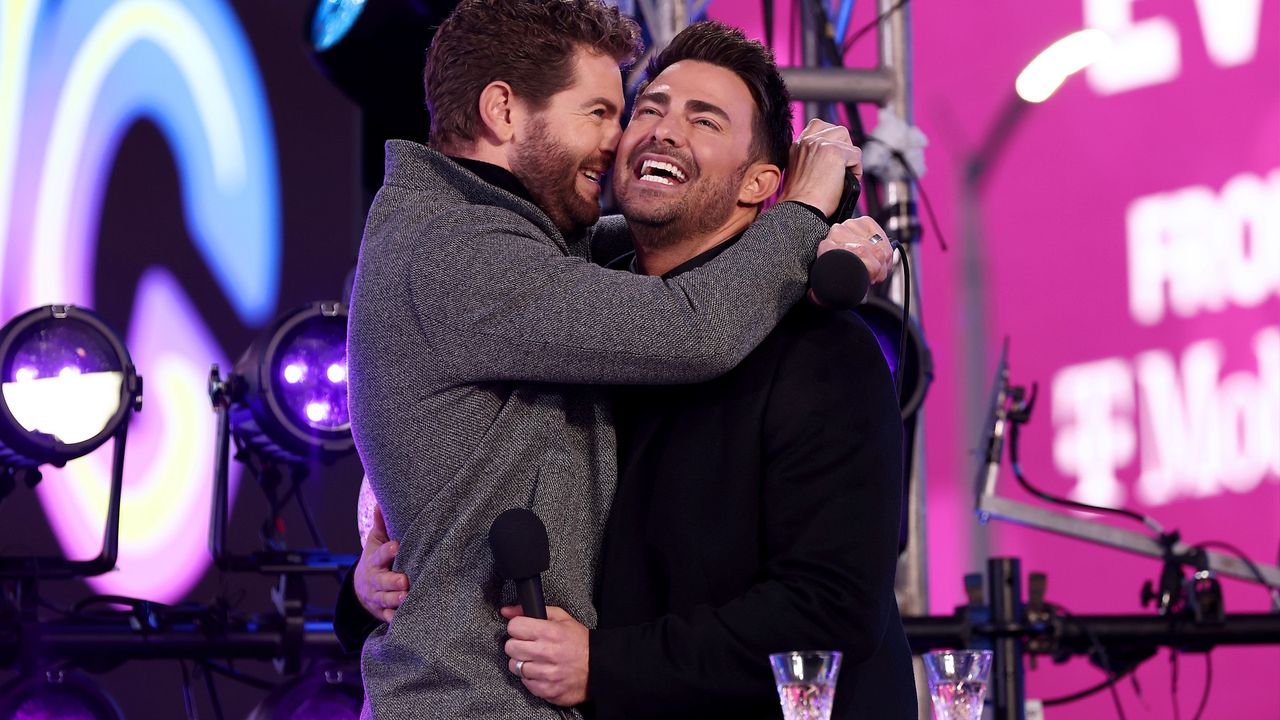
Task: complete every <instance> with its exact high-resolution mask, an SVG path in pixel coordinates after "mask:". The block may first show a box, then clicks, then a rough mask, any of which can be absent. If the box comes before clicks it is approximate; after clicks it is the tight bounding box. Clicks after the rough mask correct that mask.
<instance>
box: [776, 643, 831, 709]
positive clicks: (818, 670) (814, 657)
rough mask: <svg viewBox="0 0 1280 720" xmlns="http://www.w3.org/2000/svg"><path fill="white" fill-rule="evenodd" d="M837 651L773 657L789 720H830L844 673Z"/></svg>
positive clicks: (778, 684) (807, 652) (782, 654)
mask: <svg viewBox="0 0 1280 720" xmlns="http://www.w3.org/2000/svg"><path fill="white" fill-rule="evenodd" d="M840 657H841V655H840V653H838V652H836V651H834V650H814V651H806V652H788V653H776V654H774V655H770V656H769V664H770V665H772V666H773V679H774V681H775V682H776V683H777V686H778V699H779V701H781V703H782V716H783V717H784V718H786V720H830V718H831V705H832V703H833V701H834V700H835V697H836V677H837V676H838V675H839V674H840Z"/></svg>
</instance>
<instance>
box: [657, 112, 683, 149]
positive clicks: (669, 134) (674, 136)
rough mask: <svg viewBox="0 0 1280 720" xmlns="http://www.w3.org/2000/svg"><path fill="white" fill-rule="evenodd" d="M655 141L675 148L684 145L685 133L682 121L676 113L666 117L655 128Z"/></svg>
mask: <svg viewBox="0 0 1280 720" xmlns="http://www.w3.org/2000/svg"><path fill="white" fill-rule="evenodd" d="M653 139H654V140H656V141H657V142H660V143H662V144H664V145H671V146H673V147H679V146H680V145H683V144H684V132H683V131H682V130H681V128H680V119H679V118H677V117H676V116H675V113H668V114H667V115H664V116H663V117H662V119H661V120H659V121H658V122H657V123H656V124H655V125H654V126H653Z"/></svg>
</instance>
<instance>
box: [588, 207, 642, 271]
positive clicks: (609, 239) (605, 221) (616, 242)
mask: <svg viewBox="0 0 1280 720" xmlns="http://www.w3.org/2000/svg"><path fill="white" fill-rule="evenodd" d="M590 248H591V250H590V252H591V255H590V258H591V262H593V263H595V264H597V265H601V266H607V265H609V263H610V262H612V261H614V260H616V259H618V258H620V257H622V256H623V255H626V254H627V253H629V252H631V251H632V250H634V249H635V245H634V244H632V242H631V231H630V230H628V229H627V221H626V219H625V218H623V217H622V216H621V215H607V216H605V217H602V218H600V222H598V223H596V225H595V227H594V228H592V230H591V244H590Z"/></svg>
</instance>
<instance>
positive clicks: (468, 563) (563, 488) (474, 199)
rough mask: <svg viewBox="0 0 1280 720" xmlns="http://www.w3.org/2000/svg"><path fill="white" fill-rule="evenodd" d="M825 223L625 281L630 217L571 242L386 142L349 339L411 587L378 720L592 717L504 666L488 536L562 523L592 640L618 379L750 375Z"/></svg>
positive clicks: (550, 584)
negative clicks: (519, 521) (596, 250)
mask: <svg viewBox="0 0 1280 720" xmlns="http://www.w3.org/2000/svg"><path fill="white" fill-rule="evenodd" d="M826 230H827V228H826V227H825V226H824V225H823V224H822V222H821V221H820V220H819V219H818V218H817V217H816V216H815V215H814V214H813V213H811V212H810V211H808V210H806V209H804V208H803V207H800V206H799V205H796V204H794V203H782V204H780V205H779V206H777V207H775V208H773V209H771V210H769V211H768V212H766V213H764V214H762V215H761V216H760V218H759V219H758V220H757V221H756V223H755V224H754V225H753V226H752V227H751V229H750V230H749V231H748V232H747V233H746V234H745V235H744V236H743V238H742V239H741V240H740V241H739V242H738V243H737V244H736V245H734V246H733V247H732V248H729V249H728V250H726V251H725V252H724V253H723V254H721V255H720V256H719V258H717V259H716V260H715V261H714V262H711V263H709V264H707V265H706V266H704V267H703V268H700V269H699V270H697V271H695V272H690V273H686V274H683V275H681V276H680V277H678V278H675V279H671V280H662V279H660V278H652V277H645V276H638V275H633V274H631V273H626V272H617V271H612V270H606V269H603V268H601V267H599V266H598V265H596V264H593V263H592V262H591V260H590V253H589V251H588V246H589V244H590V243H592V242H603V241H607V240H613V241H616V240H618V239H619V238H624V237H625V232H626V230H625V226H624V225H623V224H622V223H621V222H620V221H619V220H617V219H612V218H607V219H605V220H603V221H602V222H601V223H600V224H599V225H597V226H596V227H595V228H593V229H592V231H591V232H590V233H588V236H587V237H586V238H584V239H583V240H582V241H581V242H575V243H574V244H572V245H571V244H569V243H567V242H566V240H565V239H564V237H563V236H562V235H561V233H560V232H559V231H558V230H557V229H556V228H555V226H554V225H553V224H552V223H551V221H550V220H549V219H548V218H547V216H546V215H545V214H543V213H542V212H541V211H540V210H539V209H538V208H537V207H535V206H534V205H532V204H530V203H528V202H526V201H524V200H522V199H519V198H517V197H515V196H514V195H512V194H510V193H508V192H506V191H504V190H501V189H498V188H496V187H494V186H493V185H490V184H488V183H485V182H484V181H482V180H480V178H478V177H477V176H475V175H474V174H473V173H471V172H469V171H467V170H465V169H463V168H461V167H460V166H458V165H457V164H456V163H454V162H453V161H451V160H449V159H448V158H446V157H444V156H443V155H441V154H439V153H437V152H435V151H433V150H430V149H428V148H426V147H423V146H421V145H418V144H415V143H411V142H406V141H391V142H389V143H388V144H387V166H386V180H385V184H384V186H383V187H382V189H381V190H380V191H379V192H378V195H377V197H376V198H375V200H374V203H373V207H372V208H371V209H370V211H369V219H368V223H367V225H366V227H365V234H364V242H363V245H362V246H361V249H360V263H359V267H358V269H357V273H356V283H355V289H354V291H353V293H352V299H351V315H350V324H349V328H348V332H349V339H348V355H349V363H350V381H349V382H350V386H349V387H350V400H351V420H352V429H353V431H354V433H355V440H356V446H357V448H358V449H359V452H360V457H361V460H363V462H364V467H365V469H366V471H367V472H368V474H369V479H370V482H371V483H372V485H373V488H374V490H375V492H376V493H377V496H378V499H379V501H380V502H381V504H382V508H383V512H384V514H385V516H386V520H387V526H388V529H389V531H390V533H391V535H392V537H395V538H398V539H399V540H400V542H401V546H400V551H399V556H398V557H397V558H396V568H397V569H398V570H399V571H401V572H404V573H407V574H408V575H409V579H410V584H411V588H412V589H411V590H410V591H409V595H408V598H407V599H406V600H405V602H404V604H403V605H402V606H401V607H400V609H399V610H398V611H397V612H396V617H395V621H394V622H393V623H392V624H391V625H389V626H388V625H383V626H381V627H380V628H379V629H377V630H376V631H374V633H373V635H372V636H371V637H370V638H369V640H368V642H366V644H365V646H364V655H363V658H362V669H363V673H364V680H365V690H366V693H367V697H368V702H367V705H366V708H367V709H372V711H373V714H374V716H375V717H377V718H378V719H379V720H399V719H400V718H504V719H505V718H510V719H511V720H517V719H519V720H524V719H525V718H541V717H546V718H555V717H558V716H564V715H573V714H575V713H574V712H573V711H563V710H560V709H558V708H555V707H553V706H551V705H549V704H547V703H545V702H543V701H542V700H540V699H538V698H536V697H534V696H532V695H531V694H529V693H528V692H527V691H526V690H525V689H524V687H523V686H522V685H521V683H520V682H519V680H518V679H516V678H515V677H513V676H512V675H511V674H510V673H509V672H508V671H507V658H506V655H505V654H504V653H503V649H502V645H503V642H504V640H505V623H504V622H503V621H502V619H501V617H500V616H499V615H498V613H497V610H496V608H497V606H499V605H502V604H514V602H515V601H514V595H515V594H514V590H513V589H512V588H511V587H510V586H508V587H503V585H502V584H501V583H500V582H499V581H498V580H497V579H496V578H495V575H494V573H493V564H492V558H491V557H490V553H489V547H488V540H487V533H488V528H489V525H490V523H491V522H492V521H493V519H494V518H495V517H497V515H498V514H499V513H501V512H502V511H503V510H506V509H508V508H512V507H524V508H530V509H532V510H533V511H534V512H536V513H537V514H538V515H539V516H540V517H541V518H542V519H543V521H544V522H545V523H546V525H547V531H548V534H549V536H550V540H551V570H550V571H549V572H548V573H547V574H546V575H544V577H543V587H544V589H545V592H546V598H547V604H548V605H559V606H562V607H564V608H565V610H567V611H568V612H569V613H570V614H572V615H573V616H574V617H576V618H578V619H579V620H580V621H582V622H583V623H584V624H585V625H587V626H588V627H593V626H594V625H595V610H594V608H593V607H592V603H591V592H592V588H593V587H594V584H595V571H596V566H597V562H598V550H599V545H600V537H601V534H602V530H603V527H604V523H605V520H606V518H607V517H608V514H609V505H610V502H611V500H612V497H613V491H614V485H615V482H616V474H617V471H616V460H615V440H614V431H613V424H612V418H611V415H610V408H609V402H608V388H607V387H601V386H602V385H607V384H611V383H613V384H620V383H631V384H636V383H688V382H697V381H702V380H706V379H709V378H711V377H715V376H717V375H719V374H721V373H724V372H725V371H727V370H729V369H730V368H732V367H733V366H734V365H736V364H737V363H738V361H739V360H741V359H742V358H743V357H744V356H746V355H747V354H748V353H749V352H750V351H751V350H752V349H753V348H754V347H755V346H756V344H757V343H759V342H760V340H761V339H763V338H764V336H765V335H766V334H767V333H768V332H769V331H770V330H771V329H772V328H773V327H774V325H775V324H776V323H777V322H778V320H779V319H780V318H781V317H782V316H783V315H784V314H785V313H786V311H787V309H788V308H789V307H790V306H791V305H792V304H793V303H795V302H796V300H798V299H799V298H800V296H801V294H802V293H803V291H804V286H805V281H806V278H807V268H808V264H809V262H810V260H811V259H812V257H813V253H814V248H815V247H816V246H817V243H818V241H819V240H820V239H821V238H822V237H823V236H824V235H825V234H826ZM568 383H572V384H568ZM636 670H637V672H643V668H637V669H636Z"/></svg>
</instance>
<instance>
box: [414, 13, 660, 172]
mask: <svg viewBox="0 0 1280 720" xmlns="http://www.w3.org/2000/svg"><path fill="white" fill-rule="evenodd" d="M579 48H586V49H588V50H591V51H593V52H597V53H600V54H602V55H606V56H608V57H611V58H614V59H615V60H617V61H618V63H619V64H625V63H627V62H630V61H631V60H632V59H633V58H634V57H635V56H636V55H637V54H638V53H639V51H640V48H641V41H640V28H639V26H638V25H636V23H635V21H633V20H631V19H630V18H627V17H624V16H623V15H622V14H620V13H619V12H618V9H617V8H615V7H609V6H607V5H605V4H604V3H603V2H602V1H601V0H464V1H463V2H461V3H459V4H458V7H457V9H456V10H454V11H453V13H452V14H450V15H449V17H448V18H447V19H446V20H445V21H444V23H442V24H441V25H440V29H439V30H438V31H436V36H435V40H434V41H433V42H432V44H431V48H430V49H429V50H428V51H427V65H426V70H425V72H424V73H423V82H424V84H425V86H426V97H427V110H428V112H430V114H431V143H432V145H434V146H436V147H437V149H441V148H446V147H448V146H450V145H454V144H456V143H458V142H468V141H472V140H475V139H476V138H477V137H479V135H480V128H481V123H480V118H479V116H478V111H477V108H476V106H477V104H478V103H479V102H480V91H481V90H483V89H484V88H485V86H487V85H488V84H489V83H491V82H494V81H495V80H502V81H504V82H506V83H508V84H509V85H511V89H512V90H513V91H514V92H515V93H516V94H517V95H518V96H519V97H520V99H521V100H523V101H524V102H526V103H528V104H529V105H530V106H531V107H532V108H533V109H534V110H535V111H537V110H541V109H543V108H545V107H546V105H547V102H548V101H549V100H550V98H551V96H552V95H555V94H556V93H558V92H560V91H561V90H564V89H565V88H567V87H569V86H570V85H571V84H572V83H573V80H574V71H573V70H574V68H573V60H574V55H575V54H576V52H577V50H578V49H579Z"/></svg>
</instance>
